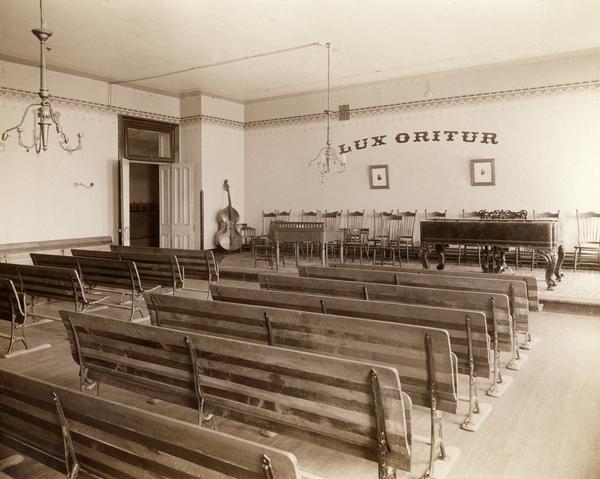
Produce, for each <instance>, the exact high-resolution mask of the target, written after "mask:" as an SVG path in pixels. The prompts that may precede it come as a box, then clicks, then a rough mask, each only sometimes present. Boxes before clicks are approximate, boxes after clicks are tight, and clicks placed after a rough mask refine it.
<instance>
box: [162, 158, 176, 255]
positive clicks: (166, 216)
mask: <svg viewBox="0 0 600 479" xmlns="http://www.w3.org/2000/svg"><path fill="white" fill-rule="evenodd" d="M158 175H159V176H158V178H159V183H158V184H159V188H158V191H159V195H160V199H159V211H160V243H159V244H160V247H161V248H171V247H172V246H171V244H172V242H171V221H172V220H171V218H172V215H171V211H172V210H171V208H172V204H173V203H172V201H171V198H172V195H173V188H172V184H171V181H172V180H171V177H172V175H171V165H170V164H161V165H160V167H159V169H158Z"/></svg>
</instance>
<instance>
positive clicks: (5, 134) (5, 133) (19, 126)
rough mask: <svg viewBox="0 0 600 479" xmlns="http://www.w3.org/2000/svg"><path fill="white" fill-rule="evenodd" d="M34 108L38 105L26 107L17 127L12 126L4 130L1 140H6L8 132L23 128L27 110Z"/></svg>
mask: <svg viewBox="0 0 600 479" xmlns="http://www.w3.org/2000/svg"><path fill="white" fill-rule="evenodd" d="M34 106H39V103H32V104H31V105H28V106H27V108H26V109H25V113H23V116H22V117H21V121H20V122H19V123H18V124H17V125H15V126H13V127H12V128H9V129H8V130H4V132H3V133H2V138H3V139H6V138H8V132H9V131H13V130H19V128H21V127H22V126H23V123H24V122H25V117H26V116H27V113H29V110H30V109H31V108H32V107H34Z"/></svg>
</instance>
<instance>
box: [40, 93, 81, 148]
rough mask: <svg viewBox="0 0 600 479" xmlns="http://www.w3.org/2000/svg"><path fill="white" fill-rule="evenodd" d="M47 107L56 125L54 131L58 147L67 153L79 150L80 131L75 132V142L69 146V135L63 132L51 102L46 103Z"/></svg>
mask: <svg viewBox="0 0 600 479" xmlns="http://www.w3.org/2000/svg"><path fill="white" fill-rule="evenodd" d="M48 107H49V108H50V118H51V119H52V122H53V123H54V125H55V126H56V133H57V134H58V144H59V145H60V147H61V148H62V149H63V150H65V151H66V152H68V153H73V152H74V151H77V150H81V148H82V146H83V145H82V143H81V137H82V135H81V133H77V144H76V145H75V146H69V137H68V136H67V135H66V134H65V132H64V131H63V129H62V126H61V124H60V119H59V117H58V115H57V114H56V113H55V112H54V109H53V108H52V104H50V103H48Z"/></svg>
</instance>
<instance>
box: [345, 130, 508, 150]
mask: <svg viewBox="0 0 600 479" xmlns="http://www.w3.org/2000/svg"><path fill="white" fill-rule="evenodd" d="M386 138H387V135H378V136H372V137H370V138H361V139H360V140H354V150H356V151H358V150H364V149H365V148H367V147H375V146H382V145H387V143H386V142H385V139H386ZM394 139H395V141H396V143H408V142H410V141H411V140H412V142H413V143H427V142H430V141H431V142H434V141H461V140H462V141H463V142H464V143H475V142H477V143H489V144H492V145H497V144H498V135H497V134H496V133H490V132H486V131H484V132H478V131H458V130H444V131H442V130H432V131H415V132H413V133H412V136H411V134H409V133H404V132H400V133H398V134H397V135H396V136H395V138H394ZM370 140H372V142H371V141H370ZM338 148H339V149H340V153H341V154H344V153H350V152H351V151H352V145H348V146H346V144H345V143H342V144H341V145H338Z"/></svg>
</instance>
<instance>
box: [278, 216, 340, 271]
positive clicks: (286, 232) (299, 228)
mask: <svg viewBox="0 0 600 479" xmlns="http://www.w3.org/2000/svg"><path fill="white" fill-rule="evenodd" d="M269 238H270V239H271V240H272V241H274V242H275V260H276V261H275V263H276V271H279V255H280V253H279V243H281V242H287V243H295V245H296V246H295V255H296V266H298V243H300V242H308V243H321V266H325V253H326V251H327V243H332V242H334V241H339V243H340V262H341V263H343V262H344V230H330V229H326V228H325V223H321V222H304V221H273V222H272V223H271V226H270V228H269Z"/></svg>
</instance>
